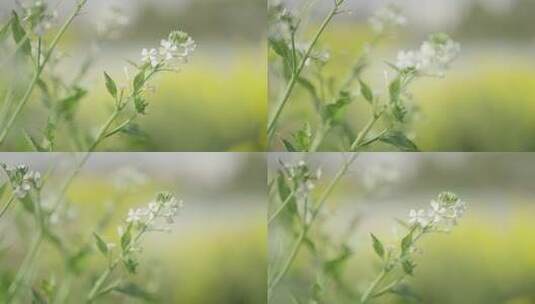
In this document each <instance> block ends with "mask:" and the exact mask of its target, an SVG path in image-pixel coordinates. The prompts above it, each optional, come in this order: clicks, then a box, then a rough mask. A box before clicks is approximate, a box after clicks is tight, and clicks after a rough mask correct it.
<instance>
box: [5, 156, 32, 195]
mask: <svg viewBox="0 0 535 304" xmlns="http://www.w3.org/2000/svg"><path fill="white" fill-rule="evenodd" d="M0 166H1V167H2V168H3V169H4V172H5V173H6V175H7V176H8V178H9V181H10V183H11V187H12V189H13V193H14V194H15V195H16V196H17V197H18V198H24V197H26V195H27V194H28V193H29V192H30V191H31V190H32V189H39V188H40V187H41V174H40V173H39V172H37V171H30V169H29V167H28V166H27V165H18V166H17V167H14V168H13V167H9V166H8V165H6V164H1V165H0Z"/></svg>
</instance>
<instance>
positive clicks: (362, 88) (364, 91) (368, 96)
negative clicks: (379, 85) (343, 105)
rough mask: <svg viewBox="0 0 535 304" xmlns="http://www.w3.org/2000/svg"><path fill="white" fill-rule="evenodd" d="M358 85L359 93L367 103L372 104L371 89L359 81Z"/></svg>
mask: <svg viewBox="0 0 535 304" xmlns="http://www.w3.org/2000/svg"><path fill="white" fill-rule="evenodd" d="M359 83H360V93H361V94H362V96H363V97H364V99H366V100H367V101H368V102H369V103H373V92H372V89H371V88H370V87H369V86H368V85H367V84H366V83H364V81H362V80H361V79H359Z"/></svg>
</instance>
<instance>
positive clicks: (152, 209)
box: [126, 193, 183, 230]
mask: <svg viewBox="0 0 535 304" xmlns="http://www.w3.org/2000/svg"><path fill="white" fill-rule="evenodd" d="M182 206H183V202H182V201H179V200H177V199H176V198H175V197H174V196H173V195H172V194H170V193H160V194H158V196H157V197H156V200H154V201H152V202H150V203H149V204H148V206H147V207H146V208H138V209H130V211H128V216H127V218H126V223H128V224H132V225H134V226H136V227H140V228H142V229H144V230H166V229H167V228H165V227H164V228H162V227H156V226H155V223H156V222H157V221H158V220H159V219H163V220H164V221H165V222H166V223H167V224H172V223H174V219H175V217H176V216H177V215H178V212H179V211H180V209H181V208H182Z"/></svg>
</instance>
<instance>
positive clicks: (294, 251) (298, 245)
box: [268, 153, 358, 302]
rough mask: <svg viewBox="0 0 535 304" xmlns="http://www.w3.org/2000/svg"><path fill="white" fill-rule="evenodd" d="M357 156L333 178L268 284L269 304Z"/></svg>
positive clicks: (352, 157) (353, 156) (354, 155)
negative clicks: (277, 271)
mask: <svg viewBox="0 0 535 304" xmlns="http://www.w3.org/2000/svg"><path fill="white" fill-rule="evenodd" d="M357 156H358V154H357V153H353V154H352V155H351V157H350V159H349V160H347V161H345V162H344V164H343V166H342V167H341V168H340V170H339V171H338V172H337V173H336V175H335V177H334V178H333V180H332V181H331V183H330V184H329V185H328V186H327V188H326V189H325V190H324V191H323V193H322V194H321V196H320V198H319V200H318V203H317V205H316V207H315V209H314V210H313V211H312V213H311V214H310V220H309V222H308V223H306V222H304V223H303V229H302V230H301V233H300V234H299V236H298V238H297V239H296V241H295V244H294V247H293V249H292V251H291V252H290V255H289V256H288V259H287V260H286V262H285V263H284V266H283V268H282V270H281V271H280V272H279V273H278V274H277V275H276V276H275V278H274V279H273V280H270V281H269V284H268V285H269V286H268V302H269V298H270V297H271V295H272V294H273V291H274V290H275V288H276V287H277V285H278V284H279V283H280V281H281V280H282V279H283V278H284V276H285V275H286V274H287V273H288V271H289V270H290V267H291V266H292V264H293V262H294V261H295V259H296V257H297V255H298V253H299V250H300V249H301V246H302V245H303V242H304V240H305V239H306V236H307V233H308V231H309V230H310V227H311V226H312V224H313V222H314V220H315V219H316V218H317V216H318V215H319V212H320V211H321V209H322V208H323V205H324V204H325V202H326V201H327V199H328V198H329V196H330V195H331V193H332V191H333V190H334V188H335V187H336V185H337V184H338V182H340V180H341V179H342V177H343V176H344V175H345V174H346V173H347V171H348V170H349V168H350V166H351V164H352V163H353V162H354V161H355V160H356V159H357ZM307 209H308V208H307Z"/></svg>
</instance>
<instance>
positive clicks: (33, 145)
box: [24, 131, 47, 152]
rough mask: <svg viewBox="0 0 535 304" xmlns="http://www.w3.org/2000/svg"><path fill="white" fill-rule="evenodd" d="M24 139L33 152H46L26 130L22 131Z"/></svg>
mask: <svg viewBox="0 0 535 304" xmlns="http://www.w3.org/2000/svg"><path fill="white" fill-rule="evenodd" d="M24 139H26V142H27V143H28V145H30V147H31V148H32V149H33V151H35V152H47V150H46V149H45V148H43V147H42V146H41V145H40V144H39V143H38V142H37V141H36V140H35V139H34V138H33V137H32V136H31V135H30V134H28V133H27V132H26V131H24Z"/></svg>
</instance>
